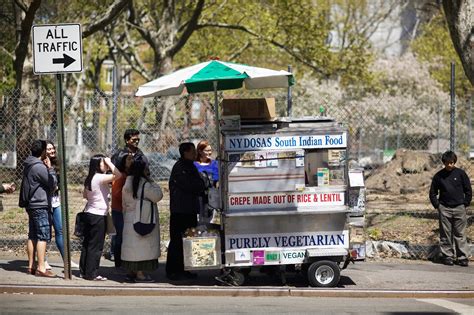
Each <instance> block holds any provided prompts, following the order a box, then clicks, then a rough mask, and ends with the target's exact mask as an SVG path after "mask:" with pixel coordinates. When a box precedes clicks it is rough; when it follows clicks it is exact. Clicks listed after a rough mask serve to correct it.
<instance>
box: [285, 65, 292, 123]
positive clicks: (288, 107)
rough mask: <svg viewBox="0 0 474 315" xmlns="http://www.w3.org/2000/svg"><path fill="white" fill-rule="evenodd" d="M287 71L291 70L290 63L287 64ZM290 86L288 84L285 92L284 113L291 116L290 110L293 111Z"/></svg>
mask: <svg viewBox="0 0 474 315" xmlns="http://www.w3.org/2000/svg"><path fill="white" fill-rule="evenodd" d="M288 72H291V65H288ZM291 90H292V88H291V86H288V94H287V102H288V104H287V110H286V115H287V116H288V117H291V115H292V112H293V97H292V95H291Z"/></svg>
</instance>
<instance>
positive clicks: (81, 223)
mask: <svg viewBox="0 0 474 315" xmlns="http://www.w3.org/2000/svg"><path fill="white" fill-rule="evenodd" d="M85 209H86V208H85V207H84V209H83V210H82V211H81V212H78V213H77V214H76V222H75V224H74V236H77V237H84V227H85V225H86V221H85V218H86V213H85V212H84V210H85Z"/></svg>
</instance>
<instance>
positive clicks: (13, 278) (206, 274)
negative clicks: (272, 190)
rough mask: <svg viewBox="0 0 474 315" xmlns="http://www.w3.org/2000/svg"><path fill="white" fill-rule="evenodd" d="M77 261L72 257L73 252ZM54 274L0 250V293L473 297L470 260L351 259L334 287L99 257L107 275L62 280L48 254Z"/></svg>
mask: <svg viewBox="0 0 474 315" xmlns="http://www.w3.org/2000/svg"><path fill="white" fill-rule="evenodd" d="M73 260H74V261H78V257H73ZM48 261H49V263H50V265H51V266H52V267H53V272H54V273H56V274H57V275H58V278H54V279H49V278H42V277H36V276H32V275H28V274H27V273H26V268H27V261H26V257H21V256H12V257H4V256H3V257H2V256H0V267H1V268H0V289H1V290H2V291H1V292H5V293H34V294H75V295H228V296H270V295H271V296H337V297H343V296H347V297H358V296H359V297H417V298H421V297H423V298H429V297H437V298H441V297H450V298H454V297H460V298H461V297H463V298H466V297H469V298H474V263H473V262H472V261H471V265H470V266H469V267H467V268H466V267H460V266H456V265H455V266H444V265H440V264H433V263H431V262H426V261H409V260H402V259H397V260H391V261H390V262H374V261H368V262H356V263H355V264H350V265H349V266H348V268H347V269H345V270H343V271H342V272H341V280H340V283H339V287H337V288H331V289H322V288H312V287H309V286H308V285H307V282H306V280H305V277H303V276H302V275H301V274H295V273H288V274H287V284H286V285H282V284H281V282H280V278H277V277H275V276H269V275H266V274H262V273H260V272H259V271H258V270H253V271H252V273H251V274H250V278H249V279H248V281H247V283H246V284H245V285H244V286H241V287H227V286H219V285H217V283H216V281H215V280H214V276H216V275H218V274H219V271H217V270H213V271H198V272H197V273H198V275H199V277H198V278H197V279H195V280H188V281H176V282H171V281H169V280H168V279H166V277H165V274H164V269H165V268H164V267H165V266H164V262H160V267H159V269H158V270H157V271H155V272H154V273H153V274H152V276H153V278H154V279H155V280H156V282H155V283H150V284H137V283H127V282H125V280H124V276H125V271H123V270H116V269H115V267H114V265H113V262H112V261H109V260H106V259H102V261H101V269H100V271H101V275H103V276H105V277H107V278H108V279H109V280H108V281H87V280H83V279H81V278H79V277H78V276H79V271H78V270H77V269H76V270H75V269H73V277H72V279H71V280H64V278H63V272H62V271H63V266H62V261H61V260H60V259H59V257H57V256H50V257H49V258H48Z"/></svg>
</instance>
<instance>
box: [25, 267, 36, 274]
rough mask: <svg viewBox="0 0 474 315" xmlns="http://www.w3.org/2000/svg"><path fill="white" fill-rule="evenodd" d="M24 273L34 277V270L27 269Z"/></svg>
mask: <svg viewBox="0 0 474 315" xmlns="http://www.w3.org/2000/svg"><path fill="white" fill-rule="evenodd" d="M26 273H27V274H29V275H33V276H34V275H35V273H36V268H27V269H26Z"/></svg>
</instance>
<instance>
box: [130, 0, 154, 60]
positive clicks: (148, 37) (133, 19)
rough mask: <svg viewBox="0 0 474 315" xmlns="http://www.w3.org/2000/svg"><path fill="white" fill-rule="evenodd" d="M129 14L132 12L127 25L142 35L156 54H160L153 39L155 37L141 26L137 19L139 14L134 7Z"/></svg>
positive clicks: (131, 7) (131, 6)
mask: <svg viewBox="0 0 474 315" xmlns="http://www.w3.org/2000/svg"><path fill="white" fill-rule="evenodd" d="M129 12H130V16H129V18H128V21H127V25H130V26H132V27H134V28H135V29H136V30H137V31H138V33H140V35H141V36H142V37H143V39H144V40H145V41H146V42H147V43H148V45H150V47H151V48H152V49H153V50H154V51H155V52H158V44H157V43H156V42H155V40H154V39H153V36H151V33H150V31H149V30H148V29H146V28H145V27H142V26H141V25H139V24H138V22H137V17H136V15H137V13H136V11H135V8H134V7H133V5H130V6H129Z"/></svg>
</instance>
